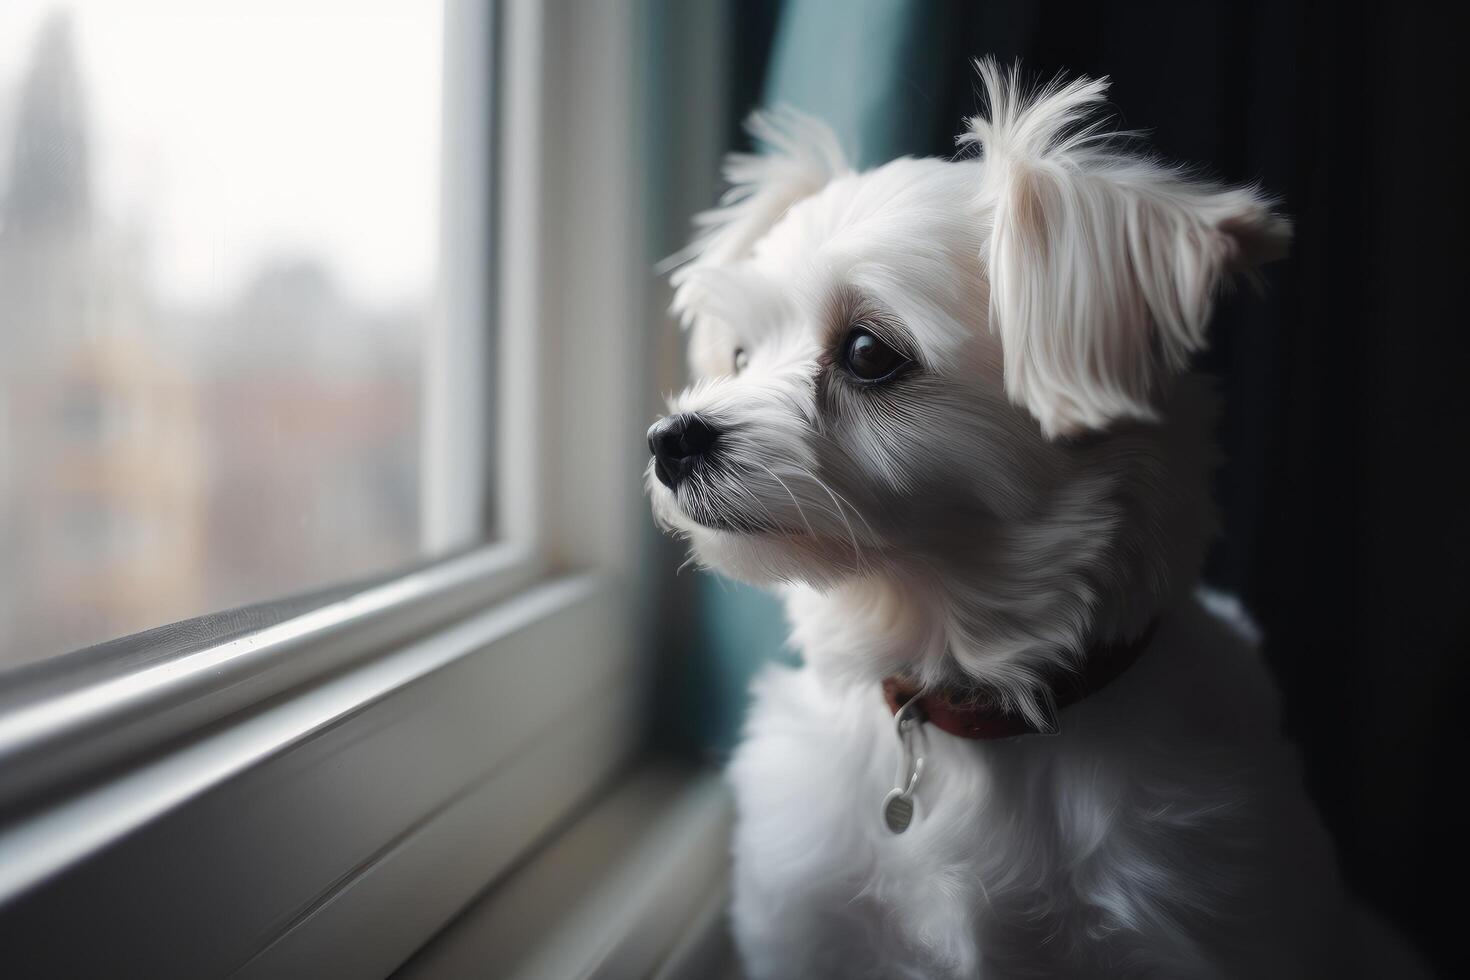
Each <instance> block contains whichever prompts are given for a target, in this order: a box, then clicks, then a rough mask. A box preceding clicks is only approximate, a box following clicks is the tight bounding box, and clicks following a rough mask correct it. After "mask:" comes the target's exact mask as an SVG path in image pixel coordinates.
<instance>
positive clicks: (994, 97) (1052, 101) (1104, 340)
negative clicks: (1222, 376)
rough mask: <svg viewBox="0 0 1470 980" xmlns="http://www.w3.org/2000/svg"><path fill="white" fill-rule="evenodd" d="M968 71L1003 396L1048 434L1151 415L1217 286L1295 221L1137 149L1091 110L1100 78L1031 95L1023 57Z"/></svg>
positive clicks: (1282, 243) (1198, 333)
mask: <svg viewBox="0 0 1470 980" xmlns="http://www.w3.org/2000/svg"><path fill="white" fill-rule="evenodd" d="M975 65H976V68H977V70H978V71H979V73H980V78H981V82H982V85H983V88H984V99H985V102H984V109H983V110H982V113H981V114H980V115H977V116H975V117H974V118H972V119H969V120H968V121H967V124H968V130H967V132H965V133H963V134H961V136H960V137H959V140H958V141H959V142H960V143H969V144H974V145H976V146H978V148H979V150H980V155H981V158H982V161H983V166H982V176H981V182H980V187H979V190H978V194H979V198H978V203H979V206H980V208H981V210H982V213H983V214H986V215H988V217H989V222H990V234H989V236H988V237H987V239H986V242H987V244H986V246H985V252H984V254H983V255H982V259H983V260H984V262H985V266H986V270H987V274H988V276H989V279H990V283H989V285H990V324H991V327H992V329H994V330H996V331H998V333H999V334H1000V338H1001V347H1002V350H1003V354H1004V360H1005V385H1006V391H1007V393H1008V395H1009V397H1010V398H1011V400H1012V401H1014V402H1016V403H1017V404H1020V405H1023V406H1025V407H1026V408H1027V409H1028V410H1029V411H1030V412H1031V414H1032V415H1033V416H1034V417H1035V418H1036V419H1037V421H1038V422H1039V423H1040V425H1041V428H1042V431H1043V432H1044V433H1045V434H1046V435H1047V437H1049V438H1056V437H1059V436H1070V435H1077V434H1080V433H1082V432H1085V431H1088V430H1102V429H1106V428H1107V427H1108V426H1109V425H1111V424H1112V423H1114V422H1115V421H1118V420H1122V419H1130V418H1131V419H1144V420H1152V419H1154V418H1155V412H1154V409H1153V399H1154V397H1155V396H1156V395H1157V394H1158V392H1159V390H1160V389H1161V388H1162V387H1163V386H1164V385H1165V384H1166V382H1167V380H1168V378H1169V377H1170V376H1172V375H1174V374H1177V373H1179V372H1181V371H1183V370H1185V369H1186V368H1187V367H1188V364H1189V358H1190V355H1191V354H1193V353H1194V352H1195V351H1198V350H1200V349H1202V348H1203V347H1204V346H1205V345H1206V327H1207V325H1208V323H1209V319H1210V315H1211V313H1212V311H1213V308H1214V301H1215V298H1216V296H1217V295H1218V293H1219V292H1220V290H1221V288H1222V287H1223V286H1224V285H1225V284H1226V283H1228V282H1229V281H1230V280H1231V279H1232V277H1234V276H1236V275H1240V274H1249V273H1250V271H1251V270H1252V269H1254V267H1255V266H1257V265H1259V264H1261V263H1263V262H1268V261H1271V260H1273V259H1277V258H1281V257H1282V256H1284V255H1285V254H1286V251H1287V247H1288V245H1289V243H1290V240H1291V224H1290V222H1289V221H1288V220H1287V219H1286V218H1284V217H1282V216H1281V215H1279V214H1277V213H1276V212H1275V211H1274V210H1273V208H1274V204H1275V202H1274V201H1272V200H1271V199H1270V198H1268V197H1266V196H1265V195H1264V194H1263V193H1262V191H1261V189H1260V188H1259V187H1256V186H1244V187H1227V186H1225V185H1222V184H1218V183H1215V182H1212V181H1208V180H1202V179H1198V178H1196V177H1194V176H1192V175H1191V174H1190V173H1188V172H1187V171H1186V170H1184V169H1183V168H1180V167H1175V166H1168V165H1165V164H1163V163H1160V162H1159V161H1158V160H1156V159H1153V158H1151V157H1147V156H1144V155H1142V154H1139V153H1137V152H1131V151H1130V150H1129V148H1128V146H1127V144H1126V143H1125V142H1124V140H1123V139H1122V137H1123V136H1125V135H1126V134H1120V133H1115V132H1112V131H1110V130H1108V129H1107V128H1106V126H1105V120H1104V119H1103V118H1102V117H1101V115H1100V111H1099V110H1100V109H1101V108H1102V106H1103V104H1104V98H1105V96H1106V94H1107V90H1108V80H1107V79H1106V78H1099V79H1089V78H1082V77H1079V78H1074V79H1071V80H1070V81H1069V80H1065V79H1063V78H1061V77H1060V76H1059V77H1058V78H1056V79H1054V80H1053V81H1051V82H1049V83H1047V84H1045V85H1041V86H1039V87H1033V88H1030V89H1028V87H1027V86H1026V84H1025V83H1024V82H1023V80H1022V78H1021V73H1020V67H1019V65H1015V66H1012V67H1011V68H1009V69H1004V68H1001V67H1000V66H999V65H998V64H997V63H996V62H995V61H994V60H992V59H981V60H979V61H977V62H976V63H975Z"/></svg>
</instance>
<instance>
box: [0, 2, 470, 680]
mask: <svg viewBox="0 0 1470 980" xmlns="http://www.w3.org/2000/svg"><path fill="white" fill-rule="evenodd" d="M441 35H442V16H441V12H440V10H439V8H438V6H437V5H436V4H433V3H424V2H419V0H398V2H373V0H345V2H326V0H291V2H279V0H277V2H272V0H253V2H244V0H241V2H228V3H224V2H199V0H174V2H162V0H129V2H128V3H115V2H111V0H91V2H88V0H68V2H66V3H65V4H57V3H54V2H31V0H5V2H4V3H3V4H0V669H3V668H4V667H8V666H13V665H15V664H19V663H24V662H27V661H32V660H37V659H40V658H43V657H47V656H50V655H54V654H57V653H61V652H64V651H67V650H70V649H74V648H77V647H81V646H85V645H88V644H92V643H96V642H99V641H102V640H105V639H109V638H112V637H115V636H119V635H123V634H127V633H130V632H135V631H138V630H141V629H145V628H148V627H152V626H157V625H161V624H164V623H169V622H173V621H176V620H179V619H182V618H187V617H191V616H195V615H198V614H202V613H205V612H210V611H215V610H220V609H225V608H229V607H233V606H237V605H242V604H246V603H251V602H255V601H260V600H266V599H271V598H274V597H278V596H283V595H287V594H290V593H293V592H299V591H301V590H305V589H309V588H313V587H317V586H323V585H329V584H333V583H337V582H341V581H344V580H349V579H353V578H357V577H361V576H365V575H370V574H374V573H377V572H381V571H385V570H388V569H390V568H392V567H394V566H397V565H401V564H403V563H405V562H408V561H411V560H413V559H415V558H418V557H421V556H422V554H423V550H424V549H423V546H422V544H421V542H422V540H423V538H422V530H421V528H422V523H423V521H422V516H421V513H420V510H421V506H420V499H421V486H420V477H419V471H420V456H421V451H420V448H421V432H422V429H421V415H422V409H421V395H422V389H423V387H424V385H423V383H422V380H421V370H422V365H423V362H424V350H423V347H424V344H425V342H426V339H425V338H426V337H427V336H429V329H428V327H429V323H430V318H431V317H432V316H434V312H435V305H436V303H435V297H436V280H437V268H438V261H437V249H438V241H439V238H438V223H439V176H440V155H441V153H440V146H441V141H440V132H439V128H440V100H441V84H442V64H441V62H442V36H441Z"/></svg>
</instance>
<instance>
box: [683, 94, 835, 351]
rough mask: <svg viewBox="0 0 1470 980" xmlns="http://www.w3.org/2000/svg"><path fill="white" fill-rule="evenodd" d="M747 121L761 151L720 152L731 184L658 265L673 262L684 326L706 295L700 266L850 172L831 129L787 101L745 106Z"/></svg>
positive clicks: (728, 257) (720, 260)
mask: <svg viewBox="0 0 1470 980" xmlns="http://www.w3.org/2000/svg"><path fill="white" fill-rule="evenodd" d="M745 129H746V132H748V133H749V134H750V135H751V138H752V139H753V140H754V141H755V143H756V145H757V147H758V148H760V152H756V153H731V154H729V155H728V156H726V157H725V165H724V169H723V176H724V178H725V181H726V182H727V183H728V184H729V185H730V186H729V189H728V190H726V191H725V193H724V195H723V196H722V197H721V198H720V203H719V206H718V207H716V208H713V209H711V210H708V211H704V212H702V213H700V214H697V215H695V217H694V224H695V227H696V228H698V229H699V232H698V233H697V234H696V236H695V239H694V241H693V242H692V243H691V244H690V245H689V247H688V248H685V249H684V250H682V251H680V252H678V253H676V254H675V255H672V256H670V257H669V258H668V259H667V260H666V261H665V263H664V265H663V268H665V269H673V270H674V273H673V275H672V276H671V277H670V282H671V283H672V284H673V286H674V302H673V306H672V309H671V311H672V312H673V313H674V314H675V315H676V316H677V317H678V318H679V321H680V323H682V324H683V325H684V326H686V327H687V326H689V324H690V323H691V321H692V320H693V318H694V311H695V309H696V308H698V307H699V306H700V305H701V301H702V300H704V299H707V298H708V297H707V295H706V294H707V293H708V292H709V285H710V283H711V282H712V280H711V278H710V277H707V276H702V275H701V274H700V272H699V270H700V269H707V268H709V267H712V266H723V265H730V264H733V263H735V262H738V261H740V260H741V259H743V258H746V257H747V256H748V255H749V254H750V251H751V249H752V247H754V245H755V243H756V242H757V241H759V240H760V239H761V237H762V236H764V235H765V233H766V232H768V231H770V230H771V228H772V227H773V226H774V225H775V224H776V222H778V221H780V220H781V217H782V216H783V215H784V214H785V213H786V212H787V211H788V210H789V209H790V208H791V206H792V205H793V204H795V203H797V202H798V201H800V200H802V199H804V198H807V197H810V196H812V195H813V194H816V193H817V192H818V191H820V190H821V189H822V188H823V187H825V186H826V185H827V183H828V182H829V181H830V180H832V179H833V178H834V177H837V176H840V175H842V174H845V173H847V172H849V167H848V164H847V160H846V158H845V157H844V155H843V153H842V147H841V145H840V143H839V142H838V140H837V134H835V133H834V132H832V130H831V128H829V127H828V126H827V125H826V124H825V123H823V122H821V121H820V120H818V119H814V118H812V117H811V116H808V115H805V114H804V113H801V112H798V111H797V110H796V109H793V108H791V107H789V106H776V107H774V108H772V109H765V110H757V111H755V112H753V113H751V115H750V116H749V118H747V119H746V121H745Z"/></svg>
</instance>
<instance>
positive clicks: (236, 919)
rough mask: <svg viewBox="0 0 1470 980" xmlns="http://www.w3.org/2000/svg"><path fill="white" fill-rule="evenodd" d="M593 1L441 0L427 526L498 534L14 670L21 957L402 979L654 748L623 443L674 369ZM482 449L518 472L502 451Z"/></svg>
mask: <svg viewBox="0 0 1470 980" xmlns="http://www.w3.org/2000/svg"><path fill="white" fill-rule="evenodd" d="M572 8H573V5H570V4H548V5H543V4H541V3H540V2H539V0H504V2H502V3H499V4H491V3H488V2H479V3H477V2H475V0H452V2H450V3H449V5H448V10H447V12H446V13H447V16H446V22H447V30H446V38H447V46H446V77H447V88H446V116H445V118H446V125H445V129H446V144H445V152H446V158H447V160H446V170H445V176H446V202H447V204H446V209H445V241H446V244H447V245H448V246H449V247H447V249H446V257H447V258H448V259H449V261H450V262H452V263H453V264H452V265H449V266H447V276H448V277H447V279H446V281H445V282H444V284H443V294H444V310H443V316H442V318H441V320H440V322H439V325H438V327H437V328H436V329H437V330H438V331H439V332H438V334H437V335H436V337H437V340H436V341H435V343H434V344H433V345H431V349H430V357H429V362H428V365H427V367H426V370H427V372H428V380H429V382H430V387H431V392H430V396H429V398H430V400H429V402H428V408H427V414H428V416H429V431H428V432H427V433H426V438H427V440H428V444H427V447H426V470H427V471H428V474H429V475H428V477H427V478H426V495H427V496H426V510H425V516H426V527H427V532H426V538H427V543H428V544H429V545H431V546H435V545H442V544H445V543H448V542H450V541H453V540H456V539H458V538H460V537H462V536H463V534H464V533H465V532H466V529H467V528H473V527H475V526H477V525H479V524H481V523H482V515H483V514H484V513H486V512H487V510H488V509H489V508H488V506H487V498H488V500H489V502H491V503H493V513H494V515H495V516H494V521H493V525H492V530H493V535H494V543H493V544H490V545H487V546H484V547H480V548H476V549H474V550H472V551H469V552H467V553H464V554H461V555H458V556H456V557H453V558H450V559H447V560H444V561H439V562H435V563H432V564H429V565H427V566H426V567H422V568H419V569H415V570H412V571H409V572H407V573H404V574H399V575H396V576H392V577H389V578H387V579H385V580H383V581H379V582H377V583H375V584H372V585H368V586H362V587H352V586H347V587H341V588H338V589H334V590H332V591H331V592H329V593H326V594H323V595H320V596H317V597H314V598H313V597H305V598H298V599H294V600H289V601H286V602H282V603H274V604H266V605H265V606H262V607H256V608H255V609H253V610H249V611H246V612H245V613H243V614H238V613H237V614H221V615H219V616H213V617H203V618H201V619H200V620H197V621H194V622H193V623H190V624H183V625H182V626H181V627H175V628H172V629H167V630H159V631H153V632H151V633H148V634H142V635H140V636H139V637H132V638H127V639H124V640H121V641H116V642H115V643H113V644H106V645H104V646H103V647H99V648H94V649H92V650H89V651H83V652H80V653H78V654H74V655H71V656H69V657H64V658H59V659H58V660H57V661H55V662H51V663H42V664H38V665H35V667H34V668H33V669H28V670H26V671H24V672H22V673H20V674H17V675H15V676H17V677H19V678H20V679H21V682H20V683H19V684H17V685H14V686H13V687H12V689H9V690H4V691H0V963H3V964H4V966H5V970H6V971H7V972H10V971H14V972H15V973H16V975H25V976H49V975H68V976H84V975H101V974H102V973H107V972H113V971H115V970H117V969H118V968H120V967H125V968H126V970H127V972H129V973H136V974H138V975H152V976H191V977H203V976H215V975H231V974H236V973H239V974H242V975H246V976H252V975H253V976H286V975H298V974H299V975H316V976H321V975H351V976H371V975H381V974H385V973H387V972H388V971H390V970H392V969H393V968H394V967H395V966H397V965H398V964H399V963H401V962H403V961H404V960H405V959H406V958H407V957H408V956H409V955H411V954H412V953H413V952H414V951H415V950H416V949H419V948H420V947H421V946H422V945H423V943H424V942H425V941H426V940H427V939H428V938H429V937H430V936H432V935H433V934H434V933H435V932H436V931H437V930H438V929H439V928H440V927H441V926H442V925H443V924H444V923H445V922H446V921H447V920H448V919H449V918H450V917H451V916H453V915H454V914H455V913H456V911H458V910H459V909H461V908H462V907H464V906H465V904H466V903H467V902H468V901H469V900H470V899H471V898H472V897H473V896H474V895H475V894H477V893H479V892H481V891H482V890H483V889H484V888H485V887H486V886H487V885H488V884H489V883H491V882H493V881H494V880H495V879H496V878H497V876H499V875H500V874H501V873H502V872H503V871H504V870H505V869H506V868H508V867H510V866H511V864H512V862H515V861H517V860H518V859H521V858H522V857H523V856H524V855H525V854H526V852H527V850H528V849H529V848H531V847H532V845H533V844H535V843H537V842H539V841H542V840H544V839H545V838H546V837H547V835H548V834H549V833H550V832H551V831H552V830H553V829H554V828H555V827H557V826H558V825H560V824H561V823H562V822H564V821H565V820H567V819H568V818H569V817H570V816H572V815H574V814H575V813H577V812H578V811H579V810H580V809H581V808H583V807H584V806H585V805H586V803H587V802H588V801H589V800H590V799H591V798H592V797H593V796H594V795H595V794H596V793H597V792H599V790H601V789H602V788H604V787H606V786H607V785H608V784H609V782H610V781H612V780H614V779H615V777H616V776H617V774H618V773H620V772H623V771H625V770H626V769H627V767H628V765H629V764H630V762H631V761H632V760H633V759H634V758H635V756H636V753H637V751H638V749H639V746H640V744H641V738H642V732H643V724H642V719H643V718H644V717H646V714H647V712H646V704H645V701H644V698H645V689H646V687H647V686H648V685H647V683H646V681H647V673H648V670H647V666H648V665H647V663H646V656H645V654H644V653H643V650H642V648H643V647H644V646H646V644H641V643H640V633H639V629H638V626H639V624H638V622H637V621H636V610H637V609H638V608H639V607H638V604H637V603H635V602H634V601H633V597H634V595H635V593H636V580H637V569H636V567H635V563H636V560H635V556H636V555H637V554H638V535H639V533H640V530H641V527H642V525H641V522H640V521H639V520H638V519H637V514H638V508H640V507H641V506H642V505H641V500H640V498H641V492H640V480H639V472H640V471H641V468H642V454H641V451H640V448H639V446H640V443H639V441H638V440H637V439H636V438H634V439H630V438H629V434H630V433H637V432H639V431H640V429H641V422H642V421H644V419H643V414H644V413H643V406H644V405H645V404H646V398H645V393H646V390H648V388H649V386H651V385H652V384H653V383H654V382H653V380H652V378H651V377H650V375H649V374H648V373H647V371H645V370H644V362H645V361H646V354H647V347H646V345H645V343H644V341H643V338H644V337H645V336H646V334H645V332H644V329H643V326H642V324H643V322H644V321H645V318H646V316H647V315H648V312H649V307H650V302H651V299H650V285H651V277H650V273H649V271H648V268H647V263H646V258H647V257H646V256H645V254H644V250H643V248H642V247H640V246H641V244H642V243H643V242H644V241H645V240H646V236H645V235H644V229H643V227H642V224H641V222H642V216H643V214H644V213H645V211H646V200H645V199H644V198H645V196H646V190H647V188H646V184H645V182H644V181H643V180H642V179H641V178H642V171H641V169H640V166H641V163H640V161H639V159H638V154H639V152H640V151H639V147H640V146H641V145H642V144H641V143H640V140H639V136H640V132H639V128H638V127H639V125H640V113H639V112H638V107H639V99H638V82H639V76H638V64H637V58H638V54H639V45H638V44H637V43H636V42H637V38H636V37H635V31H636V29H637V18H635V17H633V16H631V15H630V14H631V13H632V11H631V10H630V5H626V4H621V3H608V4H588V5H576V9H572ZM492 39H494V40H493V41H492ZM492 50H493V54H494V57H493V58H492V57H487V55H488V54H490V53H491V52H492ZM486 65H489V66H492V70H493V71H494V72H495V78H494V84H491V79H490V78H488V77H485V76H484V75H483V74H482V73H481V71H480V70H479V69H480V68H481V67H482V66H486ZM492 92H493V93H494V95H495V100H496V104H495V106H494V108H493V115H494V116H495V117H496V124H495V126H494V127H493V128H491V127H483V128H485V130H486V132H494V133H499V134H506V133H509V134H513V138H510V139H490V138H488V137H487V136H486V135H484V134H482V133H479V132H478V130H477V129H474V130H472V131H468V132H467V131H465V130H463V129H461V128H459V126H460V125H461V123H460V122H459V121H460V120H462V119H465V118H469V119H482V120H483V119H488V118H490V117H491V115H492V110H491V106H490V105H488V104H487V100H488V96H489V94H490V93H492ZM451 113H453V114H454V116H451ZM591 155H595V158H596V165H595V166H588V165H587V161H588V159H589V156H591ZM488 174H494V175H495V181H496V184H497V185H498V189H497V193H495V194H494V195H493V203H492V197H491V194H490V191H489V189H488V188H487V183H486V175H488ZM492 220H493V223H494V228H495V235H494V237H493V239H492V237H491V235H490V231H489V225H490V222H491V221H492ZM630 243H631V244H630ZM492 270H493V277H491V276H489V275H488V273H490V272H491V271H492ZM487 278H493V281H494V286H493V289H487V287H486V280H487ZM490 297H493V309H491V303H492V300H491V299H490ZM492 317H493V321H494V324H495V329H494V330H493V331H492V330H490V323H491V319H492ZM488 365H493V385H491V386H490V387H489V388H488V392H489V393H490V395H492V396H493V398H488V397H486V393H487V388H486V386H484V385H481V384H478V380H479V378H480V377H484V376H486V375H485V374H484V372H485V371H487V370H491V368H490V367H487V366H488ZM486 445H493V446H495V447H496V450H497V452H496V457H497V458H498V459H500V460H514V461H515V465H514V467H510V466H498V467H489V468H483V469H482V468H479V467H478V466H477V461H478V460H480V459H481V458H482V457H483V455H484V450H483V447H485V446H486ZM461 461H468V463H467V464H464V465H460V463H461Z"/></svg>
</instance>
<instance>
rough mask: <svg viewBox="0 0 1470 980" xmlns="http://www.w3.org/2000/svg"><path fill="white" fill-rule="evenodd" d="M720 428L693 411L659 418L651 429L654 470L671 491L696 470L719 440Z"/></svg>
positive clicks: (649, 437) (650, 448)
mask: <svg viewBox="0 0 1470 980" xmlns="http://www.w3.org/2000/svg"><path fill="white" fill-rule="evenodd" d="M719 437H720V431H719V430H718V429H716V428H715V427H714V426H712V425H710V424H709V423H708V422H706V421H705V420H704V419H702V418H700V417H699V416H698V415H695V414H693V413H692V412H685V413H684V414H682V415H671V416H669V417H668V418H663V419H659V420H658V421H657V422H655V423H653V425H652V426H651V427H650V428H649V430H648V451H649V452H651V453H653V472H654V474H655V475H657V476H658V479H659V482H660V483H662V484H663V485H664V486H666V487H668V488H669V489H670V490H672V489H674V488H675V487H677V486H678V485H679V481H680V480H682V479H684V478H685V477H686V476H688V475H689V474H690V473H691V472H693V470H694V468H695V467H696V466H698V465H699V463H700V461H701V460H702V459H704V456H705V454H706V453H708V452H709V451H710V449H711V448H712V447H713V446H714V444H715V441H716V440H717V439H719Z"/></svg>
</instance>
